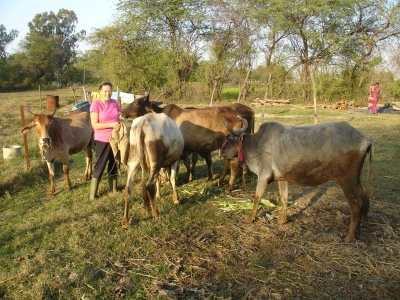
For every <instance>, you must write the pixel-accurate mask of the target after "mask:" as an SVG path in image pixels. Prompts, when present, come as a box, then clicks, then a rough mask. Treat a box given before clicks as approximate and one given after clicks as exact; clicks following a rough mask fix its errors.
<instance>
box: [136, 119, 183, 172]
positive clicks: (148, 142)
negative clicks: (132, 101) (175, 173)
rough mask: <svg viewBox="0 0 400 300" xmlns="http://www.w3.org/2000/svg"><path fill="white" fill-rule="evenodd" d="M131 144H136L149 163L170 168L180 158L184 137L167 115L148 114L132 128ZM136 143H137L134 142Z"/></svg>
mask: <svg viewBox="0 0 400 300" xmlns="http://www.w3.org/2000/svg"><path fill="white" fill-rule="evenodd" d="M131 139H133V141H131V144H135V145H134V146H135V147H137V148H136V149H137V151H138V152H139V153H142V154H145V155H146V157H147V158H146V160H147V161H152V162H153V163H156V160H157V161H158V162H157V163H161V167H164V166H165V167H166V166H170V165H171V164H172V163H173V162H174V161H176V160H177V159H179V158H180V156H181V154H182V151H183V145H184V139H183V135H182V133H181V131H180V129H179V128H178V126H177V125H176V124H175V122H174V121H173V120H172V119H170V118H169V117H168V116H167V115H166V114H163V113H161V114H147V115H145V116H143V117H141V118H140V120H139V121H138V122H137V123H135V125H134V126H132V131H131ZM134 141H135V142H134Z"/></svg>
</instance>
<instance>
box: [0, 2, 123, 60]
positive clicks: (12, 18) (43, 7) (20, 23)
mask: <svg viewBox="0 0 400 300" xmlns="http://www.w3.org/2000/svg"><path fill="white" fill-rule="evenodd" d="M115 3H118V0H52V1H49V0H0V12H1V16H0V24H3V25H4V27H5V28H6V32H7V33H9V32H10V31H11V30H12V29H16V30H18V31H19V34H18V38H16V39H15V40H14V42H13V43H11V44H9V45H8V46H7V48H6V52H7V53H9V54H11V53H14V52H16V51H17V50H18V42H19V41H20V40H22V39H23V38H25V36H26V34H27V33H28V32H29V28H28V22H31V21H32V20H33V18H34V17H35V15H36V14H40V13H43V12H50V11H52V12H54V13H55V14H57V13H58V11H59V10H60V9H62V8H64V9H67V10H73V11H74V12H75V14H76V17H77V18H78V23H77V24H76V27H77V28H76V31H75V32H79V31H81V30H86V35H88V34H90V33H91V32H93V31H94V30H93V28H103V27H104V26H107V25H110V24H112V22H113V19H114V17H115V15H116V13H117V10H116V4H115ZM78 49H79V50H82V51H84V50H88V49H90V47H89V45H87V44H86V43H84V42H81V43H80V44H79V48H78Z"/></svg>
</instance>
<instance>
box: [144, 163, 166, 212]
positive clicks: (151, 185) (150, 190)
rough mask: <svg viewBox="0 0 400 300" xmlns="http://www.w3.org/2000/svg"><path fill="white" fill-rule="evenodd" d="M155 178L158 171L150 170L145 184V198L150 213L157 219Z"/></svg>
mask: <svg viewBox="0 0 400 300" xmlns="http://www.w3.org/2000/svg"><path fill="white" fill-rule="evenodd" d="M171 175H172V174H171ZM157 178H158V172H157V173H156V172H154V171H153V170H150V176H149V180H148V181H147V185H146V192H147V197H148V198H147V199H146V200H145V202H146V203H150V206H151V213H152V215H153V217H154V218H155V219H157V218H158V217H159V216H160V213H159V212H158V209H157V206H156V203H155V201H154V196H155V193H156V191H155V188H156V181H157ZM147 209H148V204H147Z"/></svg>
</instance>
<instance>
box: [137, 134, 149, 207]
mask: <svg viewBox="0 0 400 300" xmlns="http://www.w3.org/2000/svg"><path fill="white" fill-rule="evenodd" d="M144 139H145V134H144V132H143V130H141V132H140V135H139V141H138V145H139V147H138V148H139V149H138V152H139V157H140V166H141V168H142V191H143V200H144V207H145V209H146V210H147V212H150V211H151V208H150V199H149V194H148V192H147V184H146V181H145V173H146V170H147V167H146V156H147V153H146V147H145V144H144Z"/></svg>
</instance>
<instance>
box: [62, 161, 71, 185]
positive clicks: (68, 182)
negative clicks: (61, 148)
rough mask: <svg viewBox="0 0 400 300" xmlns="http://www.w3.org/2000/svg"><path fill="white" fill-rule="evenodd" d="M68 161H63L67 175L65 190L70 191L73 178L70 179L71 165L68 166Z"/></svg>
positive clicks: (64, 171)
mask: <svg viewBox="0 0 400 300" xmlns="http://www.w3.org/2000/svg"><path fill="white" fill-rule="evenodd" d="M68 165H69V164H68V162H67V163H65V164H64V163H63V173H64V175H65V181H66V186H65V190H67V191H70V190H71V180H70V179H69V167H68Z"/></svg>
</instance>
